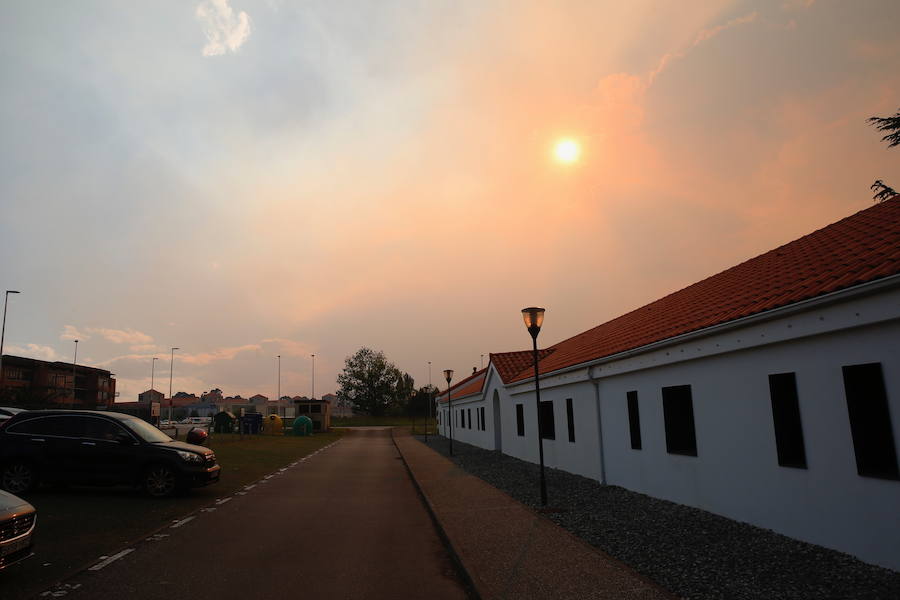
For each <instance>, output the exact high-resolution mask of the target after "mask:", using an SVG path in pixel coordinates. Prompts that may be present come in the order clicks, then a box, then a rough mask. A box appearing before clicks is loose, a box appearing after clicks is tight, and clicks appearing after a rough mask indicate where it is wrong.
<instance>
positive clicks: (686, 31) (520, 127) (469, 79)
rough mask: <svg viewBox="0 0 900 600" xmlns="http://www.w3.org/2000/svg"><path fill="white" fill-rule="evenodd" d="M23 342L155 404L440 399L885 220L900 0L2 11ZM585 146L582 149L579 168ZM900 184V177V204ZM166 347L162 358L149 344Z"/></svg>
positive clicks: (7, 222)
mask: <svg viewBox="0 0 900 600" xmlns="http://www.w3.org/2000/svg"><path fill="white" fill-rule="evenodd" d="M2 12H3V18H2V19H0V73H2V81H3V85H2V88H0V131H2V132H3V134H2V136H0V210H2V212H0V214H2V219H0V252H2V255H3V260H2V261H0V291H2V290H19V291H21V294H19V295H11V296H9V306H8V315H7V322H6V338H5V345H4V353H6V354H16V355H23V356H30V357H34V358H40V359H44V360H62V361H71V360H72V359H73V352H74V347H75V343H74V342H73V340H74V339H78V340H79V343H78V362H79V364H88V365H92V366H97V367H101V368H105V369H109V370H110V371H112V372H113V373H115V374H116V379H117V389H118V390H119V391H120V393H121V395H120V397H119V400H120V401H133V400H136V399H137V394H138V393H139V392H141V391H143V390H145V389H148V388H149V387H150V382H151V370H153V375H154V376H155V382H154V383H155V386H154V387H155V388H156V389H159V390H160V391H163V392H164V393H168V383H169V381H168V380H169V375H170V372H169V365H170V360H171V351H170V348H172V347H178V348H179V350H177V351H176V352H175V354H174V356H175V359H174V370H173V372H172V374H171V375H172V379H173V391H186V392H189V393H196V394H198V395H199V394H201V393H203V392H205V391H207V390H210V389H212V388H216V387H218V388H220V389H222V390H223V392H224V393H225V394H226V395H233V394H241V395H243V396H245V397H247V396H250V395H253V394H256V393H262V394H264V395H266V396H269V397H270V398H272V397H274V396H275V395H276V393H277V385H278V377H277V372H278V371H277V359H276V358H275V357H276V356H277V355H279V354H280V355H281V357H282V358H281V391H282V394H290V395H310V394H311V393H312V381H311V378H312V359H311V355H312V354H315V355H316V358H315V379H316V384H315V385H316V387H315V394H316V396H321V395H322V394H323V393H326V392H332V391H335V378H336V376H337V373H338V372H339V371H340V370H341V368H342V367H343V363H344V359H345V358H346V357H347V356H349V355H351V354H352V353H354V352H355V351H356V350H357V349H359V348H360V347H362V346H368V347H371V348H375V349H379V350H382V351H384V352H385V353H386V354H387V356H388V358H389V359H390V360H392V361H393V362H394V363H396V364H397V366H398V367H400V368H401V369H402V370H404V371H407V372H408V373H410V374H411V375H412V376H413V377H414V378H415V379H416V382H417V384H419V385H423V384H426V383H428V381H429V366H428V362H429V361H431V363H432V364H431V369H432V374H431V378H432V381H433V383H435V384H440V385H444V384H443V381H442V379H443V378H442V375H441V371H442V370H443V369H446V368H452V369H454V370H455V371H456V373H457V376H456V380H458V379H459V378H460V377H461V376H462V375H466V374H468V373H471V370H472V368H473V367H478V366H480V365H481V361H482V355H485V356H484V360H485V361H487V354H488V353H490V352H504V351H511V350H522V349H527V348H530V345H531V339H530V337H529V335H528V333H527V331H526V329H525V326H524V324H523V322H522V318H521V313H520V310H521V309H522V308H523V307H526V306H533V305H537V306H543V307H545V308H546V309H547V313H546V317H545V321H544V327H543V329H542V332H541V334H540V338H539V342H540V344H541V346H547V345H551V344H553V343H555V342H558V341H561V340H563V339H565V338H568V337H570V336H572V335H575V334H577V333H579V332H581V331H584V330H586V329H589V328H591V327H593V326H595V325H598V324H600V323H603V322H605V321H607V320H609V319H612V318H614V317H616V316H618V315H620V314H623V313H625V312H627V311H630V310H632V309H634V308H637V307H639V306H642V305H643V304H646V303H648V302H651V301H653V300H655V299H657V298H660V297H662V296H664V295H666V294H668V293H670V292H673V291H676V290H678V289H681V288H683V287H685V286H687V285H690V284H691V283H694V282H696V281H698V280H700V279H703V278H705V277H708V276H710V275H713V274H715V273H717V272H719V271H721V270H723V269H726V268H728V267H731V266H733V265H735V264H737V263H739V262H742V261H744V260H746V259H748V258H751V257H753V256H756V255H758V254H760V253H762V252H765V251H767V250H769V249H771V248H773V247H776V246H778V245H780V244H783V243H786V242H789V241H791V240H793V239H796V238H797V237H800V236H802V235H805V234H807V233H809V232H811V231H813V230H815V229H818V228H820V227H823V226H825V225H827V224H829V223H832V222H834V221H836V220H839V219H841V218H843V217H845V216H848V215H850V214H852V213H854V212H857V211H859V210H862V209H864V208H866V207H868V206H870V205H871V204H872V199H871V195H872V193H871V191H870V190H869V185H870V184H871V183H872V182H873V181H874V180H875V179H878V178H880V179H884V180H885V181H886V182H888V183H889V184H890V183H892V182H896V183H893V185H894V187H896V186H897V185H898V184H900V149H893V150H888V149H887V147H886V145H885V144H884V143H882V142H881V141H880V137H881V136H880V134H879V133H878V132H877V131H875V130H874V129H873V128H872V127H871V126H869V125H868V124H867V123H866V118H867V117H870V116H873V115H880V116H888V115H891V114H893V113H895V112H896V111H897V110H898V107H900V69H898V68H897V65H898V64H900V38H898V36H897V35H896V24H897V23H900V3H898V2H896V1H895V0H883V1H881V0H854V1H849V0H847V1H837V0H818V1H815V0H776V1H764V0H763V1H753V2H750V1H732V0H709V1H705V0H697V1H692V2H689V3H681V2H679V3H671V2H661V1H658V0H657V1H649V0H630V1H629V2H621V1H604V0H555V1H554V2H546V1H543V0H540V1H537V0H535V1H531V0H427V1H426V0H380V1H379V2H355V1H351V0H303V1H299V0H298V1H289V0H259V1H250V0H203V1H197V0H194V1H191V2H189V1H185V0H177V1H164V0H159V1H155V2H147V3H133V2H127V3H125V2H116V1H113V0H108V1H105V2H102V1H87V0H86V1H83V2H77V3H76V2H58V1H55V0H54V1H49V0H30V1H29V2H6V3H4V4H3V7H2ZM567 137H568V138H571V139H573V140H576V141H577V142H578V143H579V145H580V147H581V155H580V157H579V160H578V161H576V162H573V163H561V162H559V161H557V160H554V157H553V153H552V152H553V147H554V144H555V143H556V142H557V141H558V140H560V139H562V138H567ZM898 189H900V188H898ZM153 357H158V358H159V360H157V361H156V363H155V367H151V364H152V358H153Z"/></svg>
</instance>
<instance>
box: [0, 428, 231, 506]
mask: <svg viewBox="0 0 900 600" xmlns="http://www.w3.org/2000/svg"><path fill="white" fill-rule="evenodd" d="M219 472H220V467H219V465H218V464H217V463H216V456H215V454H214V453H213V452H212V450H210V449H209V448H204V447H203V446H196V445H194V444H186V443H184V442H177V441H175V440H173V439H172V438H170V437H169V436H167V435H166V434H164V433H163V432H161V431H160V430H159V429H157V428H156V427H154V426H153V425H150V424H149V423H147V422H146V421H143V420H141V419H139V418H137V417H134V416H131V415H125V414H121V413H115V412H100V411H89V410H41V411H25V412H21V413H19V414H17V415H16V416H14V417H13V418H11V419H9V420H8V421H5V422H4V423H2V424H0V488H3V489H5V490H7V491H9V492H12V493H14V494H25V493H27V492H29V491H31V490H32V489H34V488H35V487H36V486H37V485H38V484H39V483H63V484H66V483H72V484H93V485H115V484H129V485H137V486H140V487H141V488H143V489H144V491H146V492H147V493H148V494H149V495H151V496H157V497H164V496H171V495H173V494H174V493H175V492H177V491H180V490H186V489H188V488H191V487H198V486H204V485H209V484H211V483H215V482H217V481H218V480H219Z"/></svg>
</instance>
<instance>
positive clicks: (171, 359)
mask: <svg viewBox="0 0 900 600" xmlns="http://www.w3.org/2000/svg"><path fill="white" fill-rule="evenodd" d="M176 350H181V348H178V347H175V348H172V358H170V359H169V425H172V405H173V404H174V403H175V401H174V400H172V369H174V368H175V351H176ZM176 437H177V430H176Z"/></svg>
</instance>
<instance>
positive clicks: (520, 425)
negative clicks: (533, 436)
mask: <svg viewBox="0 0 900 600" xmlns="http://www.w3.org/2000/svg"><path fill="white" fill-rule="evenodd" d="M516 433H517V434H519V435H520V436H524V435H525V407H524V406H522V405H521V404H516Z"/></svg>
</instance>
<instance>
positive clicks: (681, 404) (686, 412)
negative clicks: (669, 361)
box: [662, 385, 697, 456]
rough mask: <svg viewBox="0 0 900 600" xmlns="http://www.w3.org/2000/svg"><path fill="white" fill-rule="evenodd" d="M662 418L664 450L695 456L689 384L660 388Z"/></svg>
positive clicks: (692, 412) (691, 398)
mask: <svg viewBox="0 0 900 600" xmlns="http://www.w3.org/2000/svg"><path fill="white" fill-rule="evenodd" d="M662 397H663V418H664V420H665V423H666V451H667V452H668V453H669V454H684V455H686V456H697V434H696V432H695V431H694V400H693V397H692V396H691V386H689V385H675V386H671V387H664V388H663V389H662Z"/></svg>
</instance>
